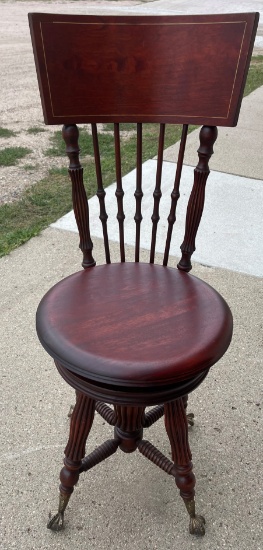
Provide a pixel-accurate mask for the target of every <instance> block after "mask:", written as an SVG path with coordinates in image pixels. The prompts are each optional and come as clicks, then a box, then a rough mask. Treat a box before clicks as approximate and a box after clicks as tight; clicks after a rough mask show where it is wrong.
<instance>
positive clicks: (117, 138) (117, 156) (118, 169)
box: [114, 124, 125, 262]
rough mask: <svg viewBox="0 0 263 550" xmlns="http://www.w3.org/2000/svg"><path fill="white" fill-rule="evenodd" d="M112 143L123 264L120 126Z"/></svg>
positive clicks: (116, 129) (115, 125)
mask: <svg viewBox="0 0 263 550" xmlns="http://www.w3.org/2000/svg"><path fill="white" fill-rule="evenodd" d="M114 141H115V160H116V181H117V189H116V192H115V195H116V198H117V203H118V213H117V220H118V222H119V236H120V256H121V262H125V246H124V220H125V214H124V211H123V197H124V191H123V187H122V177H121V149H120V125H119V124H114Z"/></svg>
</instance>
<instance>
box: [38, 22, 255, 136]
mask: <svg viewBox="0 0 263 550" xmlns="http://www.w3.org/2000/svg"><path fill="white" fill-rule="evenodd" d="M29 22H30V28H31V34H32V40H33V44H34V51H35V57H36V63H37V70H38V79H39V84H40V90H41V97H42V104H43V108H44V113H45V120H46V122H47V123H48V124H60V123H62V124H65V123H66V124H71V123H72V120H74V122H76V123H80V122H82V123H84V122H85V123H87V122H98V121H100V122H169V123H175V124H204V125H208V126H220V125H221V126H232V125H235V124H236V123H237V119H238V114H239V109H240V103H241V98H242V95H243V89H244V85H245V79H246V74H247V71H248V67H249V59H250V55H251V52H252V48H253V43H254V38H255V33H256V27H257V23H258V14H256V13H242V14H223V15H222V14H221V15H190V16H169V15H167V16H162V17H160V16H123V17H118V16H112V17H109V16H90V15H87V16H83V15H72V14H71V15H61V14H52V15H51V14H29ZM80 23H81V24H80ZM189 37H190V38H191V39H189ZM65 44H67V47H65ZM68 45H70V47H68ZM69 82H70V85H69Z"/></svg>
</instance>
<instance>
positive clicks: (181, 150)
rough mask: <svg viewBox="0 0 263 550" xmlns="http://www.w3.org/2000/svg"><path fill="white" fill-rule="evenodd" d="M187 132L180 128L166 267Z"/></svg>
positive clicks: (169, 219)
mask: <svg viewBox="0 0 263 550" xmlns="http://www.w3.org/2000/svg"><path fill="white" fill-rule="evenodd" d="M187 132H188V125H187V124H184V125H183V128H182V136H181V141H180V148H179V153H178V159H177V167H176V174H175V181H174V188H173V190H172V193H171V208H170V213H169V216H168V218H167V221H168V231H167V237H166V244H165V251H164V258H163V265H164V266H166V265H167V263H168V257H169V252H170V244H171V238H172V233H173V226H174V223H175V221H176V206H177V202H178V199H179V197H180V193H179V188H180V181H181V175H182V167H183V160H184V152H185V145H186V138H187Z"/></svg>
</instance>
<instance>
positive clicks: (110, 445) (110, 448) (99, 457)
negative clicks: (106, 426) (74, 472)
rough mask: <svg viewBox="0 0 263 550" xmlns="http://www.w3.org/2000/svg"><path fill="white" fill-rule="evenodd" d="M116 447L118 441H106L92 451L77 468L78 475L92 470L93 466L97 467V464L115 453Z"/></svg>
mask: <svg viewBox="0 0 263 550" xmlns="http://www.w3.org/2000/svg"><path fill="white" fill-rule="evenodd" d="M118 447H119V441H118V440H117V439H108V440H107V441H105V442H104V443H102V445H100V446H99V447H97V448H96V449H95V450H94V451H92V453H90V454H89V455H88V456H86V457H85V458H83V460H82V462H81V466H80V468H79V473H81V472H87V470H90V469H91V468H94V466H97V464H99V463H100V462H102V461H103V460H106V458H109V457H110V456H112V455H113V454H114V453H116V451H117V449H118Z"/></svg>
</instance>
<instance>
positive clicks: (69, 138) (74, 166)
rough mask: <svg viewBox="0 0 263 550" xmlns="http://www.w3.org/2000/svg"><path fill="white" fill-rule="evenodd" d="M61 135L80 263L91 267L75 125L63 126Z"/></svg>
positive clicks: (87, 215)
mask: <svg viewBox="0 0 263 550" xmlns="http://www.w3.org/2000/svg"><path fill="white" fill-rule="evenodd" d="M62 135H63V139H64V141H65V143H66V152H67V154H68V157H69V160H70V164H69V175H70V178H71V182H72V202H73V208H74V214H75V218H76V222H77V226H78V230H79V236H80V243H79V247H80V249H81V250H82V252H83V262H82V265H83V267H84V268H87V267H93V266H94V265H96V262H95V260H94V258H93V256H92V249H93V243H92V240H91V238H90V228H89V206H88V201H87V195H86V191H85V188H84V185H83V168H82V166H81V164H80V162H79V151H80V149H79V144H78V138H79V131H78V128H77V126H76V125H75V124H74V125H70V126H63V130H62Z"/></svg>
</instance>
